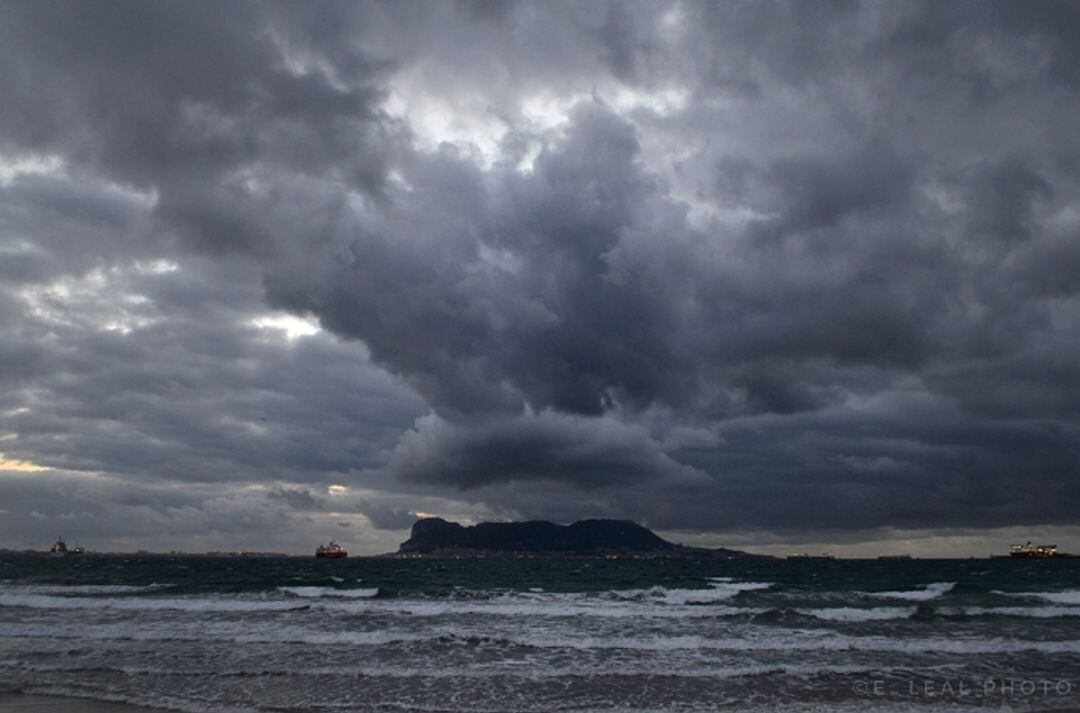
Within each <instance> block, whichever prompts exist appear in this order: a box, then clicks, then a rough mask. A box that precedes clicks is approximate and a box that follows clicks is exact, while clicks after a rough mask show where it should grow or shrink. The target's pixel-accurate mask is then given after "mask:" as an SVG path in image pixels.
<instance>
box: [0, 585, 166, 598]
mask: <svg viewBox="0 0 1080 713" xmlns="http://www.w3.org/2000/svg"><path fill="white" fill-rule="evenodd" d="M170 586H172V585H169V584H145V585H141V586H135V585H128V584H70V585H69V584H7V583H5V584H0V594H45V595H54V596H63V595H65V594H68V595H89V596H95V595H101V594H139V593H142V592H153V591H158V590H161V589H166V588H168V587H170Z"/></svg>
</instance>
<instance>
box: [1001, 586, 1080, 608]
mask: <svg viewBox="0 0 1080 713" xmlns="http://www.w3.org/2000/svg"><path fill="white" fill-rule="evenodd" d="M993 593H994V594H1004V595H1005V596H1008V597H1023V598H1025V599H1041V600H1043V601H1044V602H1050V603H1051V604H1064V605H1066V606H1080V590H1076V589H1066V590H1064V591H1061V592H1002V591H1000V590H997V589H995V590H993Z"/></svg>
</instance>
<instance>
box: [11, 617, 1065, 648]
mask: <svg viewBox="0 0 1080 713" xmlns="http://www.w3.org/2000/svg"><path fill="white" fill-rule="evenodd" d="M0 636H5V637H12V638H28V639H71V640H75V641H89V640H125V639H126V640H135V641H191V642H200V643H212V642H227V643H240V644H270V645H278V644H302V645H316V646H331V645H341V646H353V647H380V646H389V645H405V646H422V647H423V648H424V649H425V650H428V651H429V650H430V648H431V647H432V646H433V645H440V646H455V645H458V646H482V647H494V648H499V647H507V646H521V647H530V648H540V649H565V650H578V651H600V652H608V651H620V650H621V651H633V652H657V653H662V652H680V651H683V652H709V655H713V654H715V653H725V652H726V653H735V654H738V653H741V652H778V653H784V654H788V653H797V652H820V651H838V652H841V651H862V652H887V653H908V654H923V653H947V654H955V655H994V654H1008V653H1024V652H1039V653H1056V654H1066V653H1067V654H1080V640H1065V641H1029V640H1024V639H1007V638H1000V637H980V638H959V637H951V638H950V637H944V636H940V637H918V638H901V637H894V636H849V635H844V634H840V633H837V632H835V631H832V630H795V631H792V630H770V631H755V632H753V633H752V634H751V633H748V634H747V635H744V636H735V635H731V636H708V635H700V634H679V635H670V636H663V635H645V636H606V635H582V634H579V633H577V632H575V631H562V632H559V631H553V630H550V629H543V628H536V629H532V630H520V629H509V630H504V631H492V630H491V629H489V628H488V627H486V626H483V627H480V628H472V627H465V626H453V625H450V626H434V627H425V628H423V629H422V630H419V631H417V630H412V631H402V630H398V629H394V628H389V627H386V628H380V629H376V630H369V631H349V630H336V629H335V630H329V631H328V630H316V629H311V628H308V627H299V626H272V625H266V626H259V627H255V628H253V627H252V626H251V624H250V622H218V623H214V624H211V625H207V624H205V623H204V624H197V623H195V622H191V623H189V624H188V625H187V626H176V625H169V626H166V625H163V624H158V625H150V626H140V627H132V626H130V625H123V624H111V625H110V624H72V623H56V624H43V623H35V624H29V623H27V624H19V623H9V624H0ZM429 652H430V651H429Z"/></svg>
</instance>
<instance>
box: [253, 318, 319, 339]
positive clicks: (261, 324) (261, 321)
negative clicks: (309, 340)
mask: <svg viewBox="0 0 1080 713" xmlns="http://www.w3.org/2000/svg"><path fill="white" fill-rule="evenodd" d="M250 324H251V325H252V326H253V327H258V328H259V329H275V330H280V331H282V332H284V333H285V338H286V339H288V340H289V341H292V340H294V339H299V338H300V337H309V336H311V335H312V334H318V333H319V332H321V331H322V327H320V326H319V323H318V321H316V320H315V318H314V317H298V316H297V315H294V314H286V313H274V314H267V315H263V316H261V317H256V318H255V319H253V320H251V322H250Z"/></svg>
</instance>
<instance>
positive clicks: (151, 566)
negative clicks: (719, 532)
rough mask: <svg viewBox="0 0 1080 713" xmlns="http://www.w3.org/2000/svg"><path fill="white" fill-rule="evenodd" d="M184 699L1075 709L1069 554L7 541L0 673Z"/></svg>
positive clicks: (262, 705) (219, 702)
mask: <svg viewBox="0 0 1080 713" xmlns="http://www.w3.org/2000/svg"><path fill="white" fill-rule="evenodd" d="M19 691H21V692H24V693H38V694H54V695H68V696H79V697H86V698H94V699H99V700H113V701H129V702H133V703H139V704H142V705H147V706H154V707H160V708H171V709H175V710H181V711H190V712H192V713H195V712H203V711H205V712H213V713H223V712H224V711H252V712H253V711H281V712H286V711H500V712H501V711H507V712H509V711H556V710H557V711H712V710H737V711H774V710H781V711H819V710H820V711H833V710H850V711H950V710H959V711H978V710H987V711H989V710H994V711H1002V710H1006V711H1007V710H1017V711H1040V710H1043V711H1044V710H1080V560H1071V561H1070V560H1062V561H1044V562H1038V561H1028V562H1024V561H1009V560H990V561H987V560H962V561H955V560H954V561H927V560H913V561H884V562H883V561H783V560H779V561H767V562H739V561H733V560H726V561H725V560H718V561H688V560H626V559H623V560H602V559H596V560H567V561H552V560H430V559H427V560H391V559H359V558H357V559H349V560H343V561H320V560H315V559H314V558H296V559H286V558H273V559H254V558H225V557H221V558H215V557H183V556H177V557H163V556H138V557H136V556H130V557H126V556H92V555H85V556H82V557H68V558H65V559H50V558H47V557H40V556H28V555H0V694H2V693H11V692H19Z"/></svg>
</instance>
